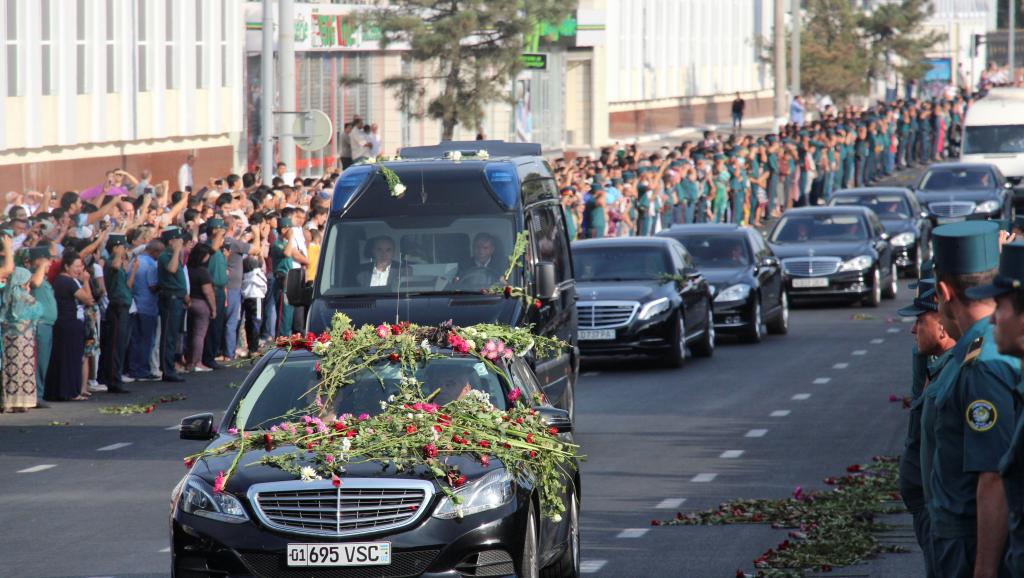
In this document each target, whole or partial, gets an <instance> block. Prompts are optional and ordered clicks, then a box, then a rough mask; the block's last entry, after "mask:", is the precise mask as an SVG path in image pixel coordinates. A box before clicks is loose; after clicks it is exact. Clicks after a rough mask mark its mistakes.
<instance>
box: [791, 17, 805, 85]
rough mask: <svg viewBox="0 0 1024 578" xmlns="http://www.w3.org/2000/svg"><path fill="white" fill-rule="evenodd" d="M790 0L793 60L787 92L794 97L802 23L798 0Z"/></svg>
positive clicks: (798, 82)
mask: <svg viewBox="0 0 1024 578" xmlns="http://www.w3.org/2000/svg"><path fill="white" fill-rule="evenodd" d="M790 1H791V3H792V9H793V14H792V16H791V18H790V24H791V25H792V26H793V32H792V35H793V39H792V46H790V50H791V51H792V57H791V60H792V61H793V64H792V66H793V77H792V85H790V88H789V92H790V96H791V97H794V98H795V97H796V96H797V95H798V94H800V27H801V25H802V21H803V18H801V13H800V0H790Z"/></svg>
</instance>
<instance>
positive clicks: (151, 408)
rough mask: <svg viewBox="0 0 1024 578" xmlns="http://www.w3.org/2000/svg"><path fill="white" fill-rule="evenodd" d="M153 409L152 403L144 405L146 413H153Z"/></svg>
mask: <svg viewBox="0 0 1024 578" xmlns="http://www.w3.org/2000/svg"><path fill="white" fill-rule="evenodd" d="M154 409H156V406H153V405H147V406H146V413H153V410H154Z"/></svg>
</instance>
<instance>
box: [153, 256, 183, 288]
mask: <svg viewBox="0 0 1024 578" xmlns="http://www.w3.org/2000/svg"><path fill="white" fill-rule="evenodd" d="M170 262H171V251H170V249H167V250H165V251H164V252H163V253H160V258H159V259H157V260H156V279H157V286H159V287H160V295H161V296H165V297H179V298H181V297H185V295H187V294H188V293H187V291H186V290H185V268H184V267H182V266H181V263H178V270H177V271H175V272H174V273H171V272H169V271H167V264H168V263H170Z"/></svg>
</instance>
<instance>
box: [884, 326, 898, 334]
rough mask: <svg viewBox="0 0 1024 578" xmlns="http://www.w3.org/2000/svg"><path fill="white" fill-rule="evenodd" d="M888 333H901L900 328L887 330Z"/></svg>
mask: <svg viewBox="0 0 1024 578" xmlns="http://www.w3.org/2000/svg"><path fill="white" fill-rule="evenodd" d="M886 333H900V328H899V327H890V328H889V329H888V330H886Z"/></svg>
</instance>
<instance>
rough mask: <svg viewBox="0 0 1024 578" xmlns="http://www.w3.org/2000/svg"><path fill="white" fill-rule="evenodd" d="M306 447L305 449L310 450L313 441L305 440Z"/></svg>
mask: <svg viewBox="0 0 1024 578" xmlns="http://www.w3.org/2000/svg"><path fill="white" fill-rule="evenodd" d="M306 449H307V450H312V449H313V442H306Z"/></svg>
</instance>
